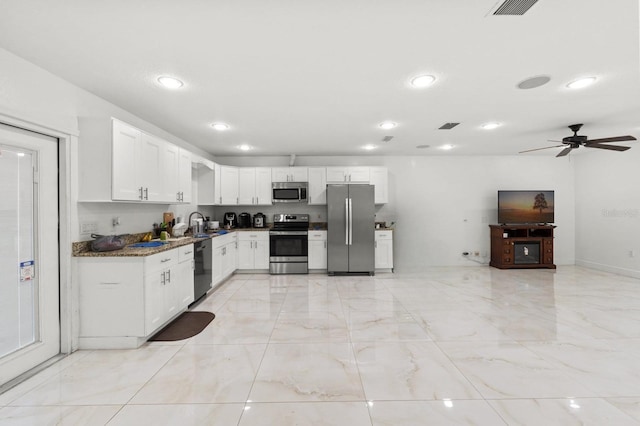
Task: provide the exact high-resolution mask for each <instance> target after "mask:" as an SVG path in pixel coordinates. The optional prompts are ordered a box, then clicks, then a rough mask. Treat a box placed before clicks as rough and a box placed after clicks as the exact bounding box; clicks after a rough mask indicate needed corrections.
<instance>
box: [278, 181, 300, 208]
mask: <svg viewBox="0 0 640 426" xmlns="http://www.w3.org/2000/svg"><path fill="white" fill-rule="evenodd" d="M271 199H272V200H273V202H274V203H306V202H307V182H273V184H272V190H271Z"/></svg>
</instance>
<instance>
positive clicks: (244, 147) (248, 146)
mask: <svg viewBox="0 0 640 426" xmlns="http://www.w3.org/2000/svg"><path fill="white" fill-rule="evenodd" d="M238 149H239V150H241V151H250V150H252V149H253V148H252V147H251V145H247V144H246V143H243V144H242V145H238Z"/></svg>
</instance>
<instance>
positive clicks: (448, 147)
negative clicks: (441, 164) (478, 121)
mask: <svg viewBox="0 0 640 426" xmlns="http://www.w3.org/2000/svg"><path fill="white" fill-rule="evenodd" d="M440 149H444V150H445V151H449V150H450V149H453V145H451V144H445V145H442V146H441V147H440Z"/></svg>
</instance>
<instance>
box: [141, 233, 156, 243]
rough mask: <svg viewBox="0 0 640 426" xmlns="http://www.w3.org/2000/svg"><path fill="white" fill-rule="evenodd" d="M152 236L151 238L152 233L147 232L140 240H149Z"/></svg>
mask: <svg viewBox="0 0 640 426" xmlns="http://www.w3.org/2000/svg"><path fill="white" fill-rule="evenodd" d="M152 238H153V233H151V232H147V233H146V234H145V235H144V237H142V241H144V242H147V241H151V239H152Z"/></svg>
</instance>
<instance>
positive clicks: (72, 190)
mask: <svg viewBox="0 0 640 426" xmlns="http://www.w3.org/2000/svg"><path fill="white" fill-rule="evenodd" d="M74 120H75V118H74ZM0 123H3V124H7V125H10V126H14V127H19V128H21V129H24V130H29V131H31V132H36V133H41V134H43V135H47V136H51V137H54V138H57V139H58V170H59V177H58V179H59V180H58V185H59V186H58V188H59V190H58V193H59V196H58V203H59V204H58V205H59V221H60V222H59V223H60V230H59V262H60V264H59V273H60V280H59V282H60V352H61V353H63V354H70V353H71V352H73V351H75V350H76V349H77V348H78V337H77V336H78V333H77V330H78V321H79V315H78V300H79V297H78V289H77V286H75V285H74V282H73V276H74V275H75V274H73V271H72V263H71V257H72V250H71V242H72V232H71V230H72V229H73V228H72V225H73V224H74V223H75V224H77V223H78V220H77V216H78V208H77V200H78V195H77V194H78V179H77V178H76V179H75V181H72V179H71V177H72V176H77V171H78V164H77V158H78V157H77V153H78V130H77V125H76V128H75V129H70V128H67V129H64V128H59V127H60V126H55V125H54V126H55V127H53V126H47V125H43V124H39V123H37V122H35V121H31V120H29V119H22V118H20V117H15V116H11V115H8V114H4V113H2V112H0ZM76 123H77V120H76ZM76 228H77V226H76Z"/></svg>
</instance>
